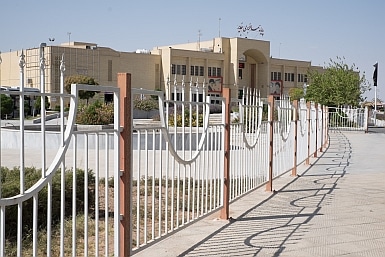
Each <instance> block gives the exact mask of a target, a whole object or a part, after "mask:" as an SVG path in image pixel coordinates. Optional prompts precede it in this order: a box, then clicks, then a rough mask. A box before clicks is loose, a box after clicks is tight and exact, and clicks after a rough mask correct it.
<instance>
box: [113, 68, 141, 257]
mask: <svg viewBox="0 0 385 257" xmlns="http://www.w3.org/2000/svg"><path fill="white" fill-rule="evenodd" d="M118 87H119V89H120V98H121V99H120V126H121V127H122V128H123V129H122V131H121V132H120V157H119V159H120V161H119V169H120V171H121V178H120V196H119V198H120V204H119V206H120V213H119V215H120V218H121V220H120V235H119V239H117V238H115V243H118V242H119V245H120V246H119V248H120V249H119V252H117V250H116V251H115V254H117V256H130V253H131V221H130V219H131V218H130V213H131V182H132V177H131V159H130V157H131V155H132V147H131V140H132V139H131V134H132V124H131V120H132V117H131V111H132V110H131V74H129V73H118ZM138 229H139V228H138ZM117 241H118V242H117Z"/></svg>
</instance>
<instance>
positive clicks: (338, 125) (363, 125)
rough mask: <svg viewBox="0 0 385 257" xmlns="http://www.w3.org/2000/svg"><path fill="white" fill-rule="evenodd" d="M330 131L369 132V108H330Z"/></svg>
mask: <svg viewBox="0 0 385 257" xmlns="http://www.w3.org/2000/svg"><path fill="white" fill-rule="evenodd" d="M329 129H331V130H361V131H367V129H368V108H367V107H365V108H352V107H329Z"/></svg>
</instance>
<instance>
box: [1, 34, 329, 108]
mask: <svg viewBox="0 0 385 257" xmlns="http://www.w3.org/2000/svg"><path fill="white" fill-rule="evenodd" d="M44 53H45V59H46V70H45V74H46V81H45V91H46V92H55V93H58V92H59V90H60V88H59V86H60V69H59V67H60V60H61V58H62V55H63V54H64V61H65V67H66V71H65V76H70V75H76V74H83V75H87V76H90V77H93V78H94V79H95V80H96V81H97V82H98V83H99V84H100V85H105V86H116V84H117V73H119V72H128V73H131V74H132V77H131V79H132V86H133V87H136V88H146V89H160V90H164V91H165V93H166V96H167V97H172V92H171V91H170V88H169V87H168V83H167V82H168V81H170V83H174V80H176V81H177V82H178V83H180V82H181V81H182V80H183V79H184V81H185V82H186V84H188V82H190V80H192V81H193V82H196V81H198V83H202V82H203V81H205V83H206V85H207V86H208V88H209V93H210V94H214V95H220V94H221V93H222V89H223V88H231V89H232V95H233V97H236V96H237V95H238V93H239V90H241V89H242V88H244V87H249V88H253V89H257V90H259V91H260V92H261V95H262V96H263V97H266V96H268V95H270V94H274V95H277V96H279V95H280V94H287V93H288V91H289V89H290V88H293V87H300V88H302V87H303V85H304V83H308V81H307V80H308V78H307V72H308V70H309V69H317V70H322V67H319V66H312V65H311V62H310V61H299V60H285V59H277V58H272V57H271V53H270V42H269V41H263V40H255V39H246V38H225V37H220V38H214V39H213V40H209V41H203V42H195V43H187V44H179V45H168V46H161V47H159V46H158V47H154V48H153V49H152V50H151V51H149V50H146V49H139V50H137V51H136V52H120V51H116V50H113V49H111V48H108V47H100V46H98V45H97V44H94V43H84V42H71V43H65V44H62V45H60V46H50V45H48V46H46V47H44ZM24 54H25V56H26V66H25V83H26V85H25V86H26V87H32V88H40V73H39V72H40V67H39V47H36V48H31V49H25V50H24ZM20 55H21V51H20V50H19V51H13V52H8V53H1V58H2V63H1V64H0V85H2V86H19V84H20V81H19V79H20V73H19V72H20V69H19V66H18V62H19V56H20ZM50 100H51V104H53V105H55V99H50Z"/></svg>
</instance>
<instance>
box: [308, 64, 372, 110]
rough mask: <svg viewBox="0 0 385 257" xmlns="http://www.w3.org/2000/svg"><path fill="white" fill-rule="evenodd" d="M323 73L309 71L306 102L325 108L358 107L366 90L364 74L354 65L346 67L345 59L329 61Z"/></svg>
mask: <svg viewBox="0 0 385 257" xmlns="http://www.w3.org/2000/svg"><path fill="white" fill-rule="evenodd" d="M324 69H325V71H324V72H323V73H319V72H318V71H309V73H308V75H309V78H310V85H309V86H308V87H307V89H306V96H305V98H306V100H308V101H314V102H317V103H320V104H323V105H327V106H342V105H350V106H358V105H359V102H360V101H362V100H363V99H362V95H363V93H364V92H365V91H366V90H368V86H367V81H366V79H365V73H363V75H362V76H360V72H359V70H358V68H357V67H356V66H355V64H353V65H351V66H348V65H347V64H346V63H345V58H340V57H337V61H333V60H332V59H330V63H329V66H328V67H325V68H324Z"/></svg>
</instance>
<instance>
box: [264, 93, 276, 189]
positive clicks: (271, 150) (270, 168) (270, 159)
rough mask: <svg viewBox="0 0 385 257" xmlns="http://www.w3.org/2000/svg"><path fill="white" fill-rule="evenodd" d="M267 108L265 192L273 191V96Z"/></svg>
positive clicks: (269, 99)
mask: <svg viewBox="0 0 385 257" xmlns="http://www.w3.org/2000/svg"><path fill="white" fill-rule="evenodd" d="M268 102H269V106H270V115H269V130H270V138H269V142H270V144H269V180H268V181H267V184H266V191H270V192H272V191H273V154H274V152H273V143H274V108H275V107H274V96H273V95H270V96H269V98H268Z"/></svg>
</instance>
